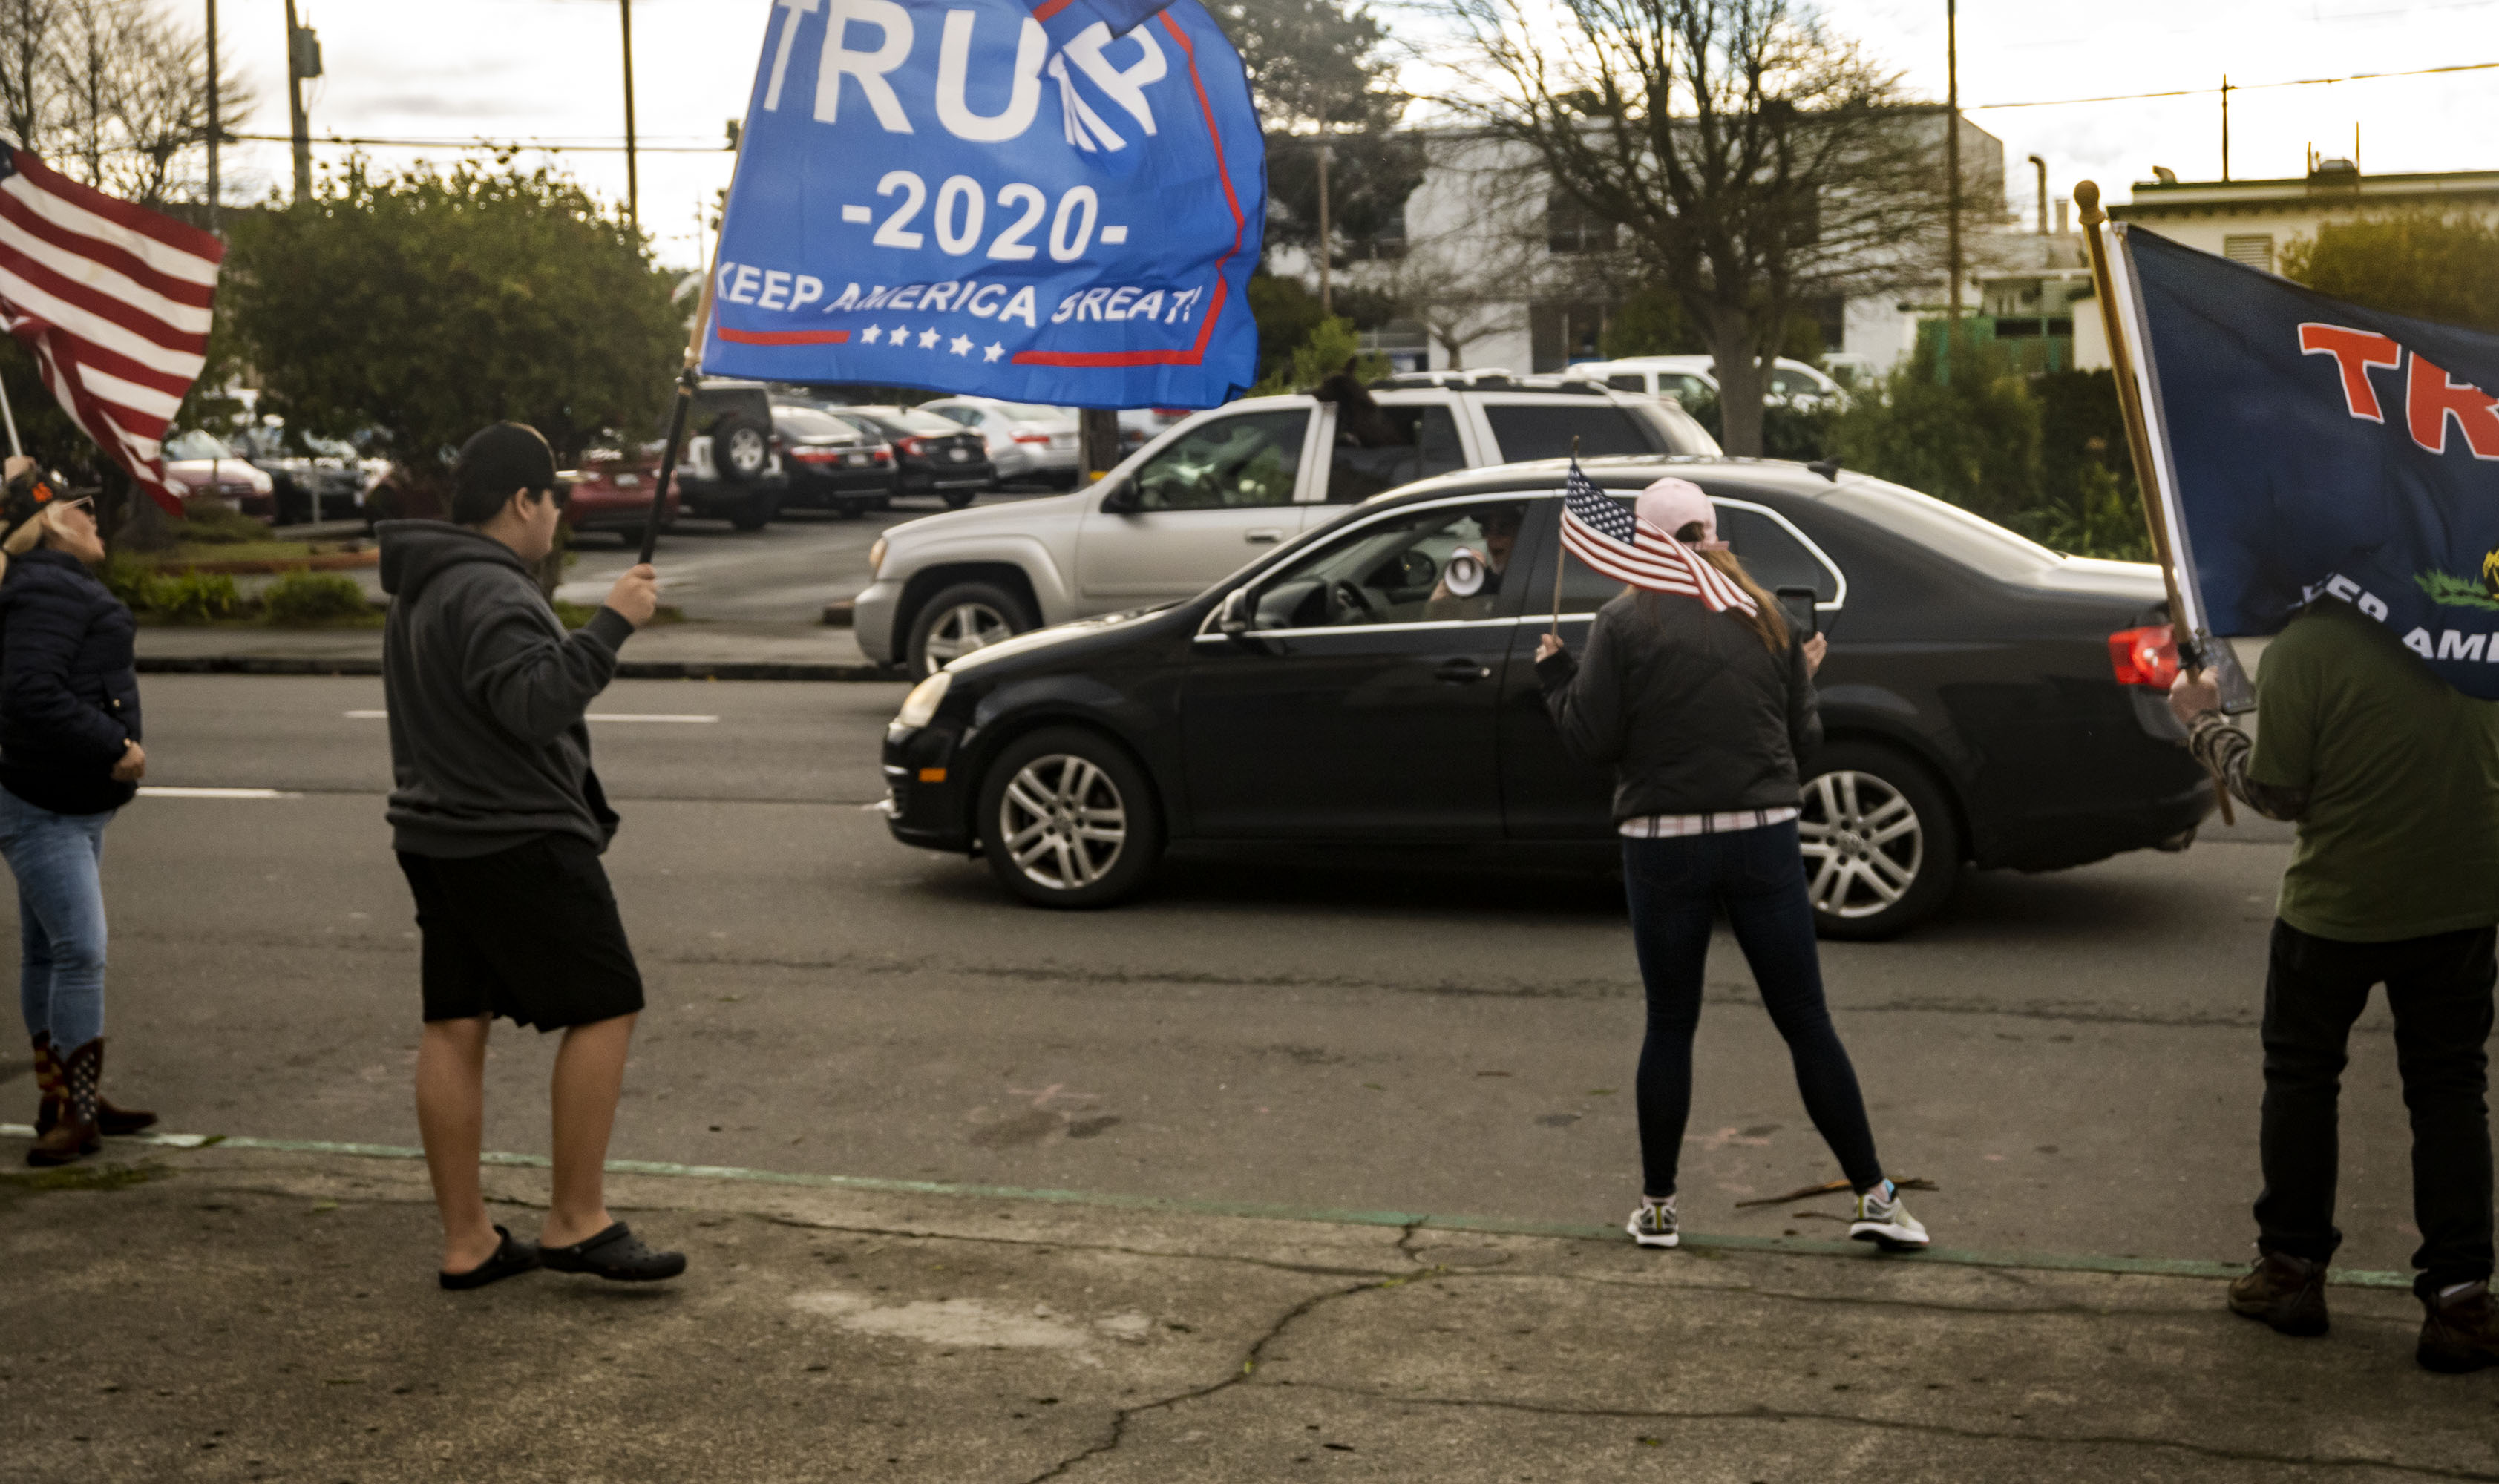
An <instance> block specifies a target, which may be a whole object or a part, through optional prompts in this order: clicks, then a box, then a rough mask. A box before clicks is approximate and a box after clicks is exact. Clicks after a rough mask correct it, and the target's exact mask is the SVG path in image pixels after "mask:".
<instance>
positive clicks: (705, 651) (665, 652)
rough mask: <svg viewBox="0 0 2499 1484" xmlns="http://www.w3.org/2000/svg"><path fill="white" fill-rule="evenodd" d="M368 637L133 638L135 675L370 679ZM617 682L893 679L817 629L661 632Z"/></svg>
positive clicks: (170, 630) (644, 641) (378, 644)
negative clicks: (136, 645)
mask: <svg viewBox="0 0 2499 1484" xmlns="http://www.w3.org/2000/svg"><path fill="white" fill-rule="evenodd" d="M381 668H382V631H381V630H380V629H260V628H252V627H243V626H235V627H230V628H198V629H192V628H179V627H170V626H158V625H149V626H146V627H144V628H142V629H140V630H139V669H140V671H141V672H142V673H143V674H145V673H157V674H169V673H170V674H247V675H378V674H380V673H381ZM616 672H617V675H618V676H619V677H620V678H622V679H626V680H703V679H713V680H898V679H900V678H901V674H900V672H899V671H896V670H891V669H887V668H885V667H883V666H881V665H877V664H874V663H871V662H870V661H869V660H868V658H867V656H866V655H864V654H862V653H860V647H859V640H858V639H857V638H855V637H854V636H853V635H852V633H851V631H850V630H849V629H834V628H829V627H827V626H823V625H817V624H732V623H713V622H701V621H697V622H689V623H683V624H663V625H660V626H659V627H657V628H653V629H643V630H642V631H641V632H639V633H636V634H635V635H633V638H632V639H631V640H629V641H628V642H627V643H626V645H625V650H624V653H623V655H622V657H621V662H620V663H619V664H618V665H617V670H616Z"/></svg>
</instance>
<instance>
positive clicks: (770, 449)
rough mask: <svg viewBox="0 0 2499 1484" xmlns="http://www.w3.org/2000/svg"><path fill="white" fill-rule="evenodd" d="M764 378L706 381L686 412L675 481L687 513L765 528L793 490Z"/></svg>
mask: <svg viewBox="0 0 2499 1484" xmlns="http://www.w3.org/2000/svg"><path fill="white" fill-rule="evenodd" d="M776 441H777V440H776V439H775V438H774V436H773V434H772V394H771V392H770V391H768V390H767V389H766V388H765V387H764V385H763V382H761V381H720V380H713V381H705V382H704V383H703V384H702V385H701V386H700V387H698V388H697V389H696V391H695V403H694V406H693V408H692V409H691V410H690V411H689V412H688V414H687V417H686V445H685V451H684V452H683V453H682V454H681V455H679V457H678V460H677V477H676V481H675V482H676V487H677V496H678V500H679V501H680V508H681V509H682V510H683V511H684V513H686V514H688V515H693V516H699V517H702V518H704V519H706V520H724V521H727V522H729V523H730V525H732V526H734V527H736V528H737V529H738V530H740V531H761V530H763V528H764V527H765V526H768V525H770V524H771V523H772V517H773V516H775V515H777V514H779V513H780V510H781V501H782V500H784V499H785V498H787V497H788V495H789V493H790V481H789V479H788V477H787V476H786V475H785V474H784V473H783V471H782V466H781V458H780V453H779V450H778V449H777V448H776V447H775V444H776Z"/></svg>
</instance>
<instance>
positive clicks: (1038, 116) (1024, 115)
mask: <svg viewBox="0 0 2499 1484" xmlns="http://www.w3.org/2000/svg"><path fill="white" fill-rule="evenodd" d="M1266 212H1267V177H1266V152H1265V145H1264V143H1263V140H1262V138H1261V136H1260V133H1259V128H1258V115H1257V113H1256V111H1255V110H1254V109H1253V108H1252V107H1251V106H1250V102H1249V82H1248V80H1247V78H1246V77H1245V76H1244V75H1243V72H1242V67H1241V59H1240V56H1239V54H1238V53H1236V52H1235V51H1234V50H1233V49H1232V45H1231V43H1230V42H1228V41H1226V40H1225V39H1224V37H1223V33H1222V32H1221V31H1220V30H1218V29H1217V26H1216V24H1215V22H1214V20H1213V19H1212V18H1211V17H1210V16H1208V15H1207V14H1206V12H1205V11H1204V10H1203V9H1202V8H1201V7H1200V6H1199V5H1198V4H1197V0H1177V3H1175V4H1171V5H1169V6H1167V7H1156V6H1154V5H1152V3H1151V0H1043V3H1042V4H1040V5H1038V6H1034V7H1029V8H1027V7H1026V6H1023V5H1021V4H1017V3H1014V0H774V4H773V6H772V10H771V23H770V24H769V26H768V27H767V28H766V30H765V35H764V45H763V57H762V59H761V61H760V62H759V64H758V66H757V68H756V74H755V89H754V94H753V96H752V98H751V100H750V101H749V104H748V107H747V115H746V129H745V133H744V136H743V145H742V150H741V153H740V156H739V159H738V165H737V177H736V181H735V183H734V184H733V185H732V186H731V187H730V199H729V210H728V217H727V220H726V222H725V223H724V224H723V227H722V231H721V241H720V251H719V262H718V265H717V267H716V268H715V270H714V277H713V317H712V325H711V329H710V331H709V333H708V334H707V336H706V337H705V339H704V344H703V355H702V365H703V369H704V370H705V371H713V372H718V373H723V374H728V375H738V376H755V377H762V378H766V379H771V380H785V381H811V382H864V383H869V384H875V385H896V386H921V387H933V388H936V389H938V390H941V391H947V392H958V393H968V394H975V395H981V396H990V397H1003V398H1008V399H1010V400H1013V401H1018V402H1036V403H1060V404H1073V405H1077V406H1088V407H1133V406H1172V407H1204V406H1213V405H1215V404H1216V403H1221V402H1223V401H1225V400H1227V399H1229V398H1231V397H1233V396H1235V395H1237V394H1238V393H1239V392H1240V391H1241V390H1242V389H1243V388H1245V387H1247V386H1248V385H1249V383H1250V382H1251V381H1253V380H1255V379H1256V367H1257V355H1258V340H1257V328H1256V325H1255V324H1254V322H1253V321H1252V320H1251V318H1250V313H1249V294H1248V287H1249V270H1250V268H1251V267H1252V265H1254V264H1255V263H1256V262H1257V260H1258V248H1259V237H1260V230H1261V228H1262V227H1263V225H1264V224H1265V220H1266Z"/></svg>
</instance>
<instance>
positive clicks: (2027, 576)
mask: <svg viewBox="0 0 2499 1484" xmlns="http://www.w3.org/2000/svg"><path fill="white" fill-rule="evenodd" d="M1822 502H1823V503H1824V504H1827V505H1830V506H1831V507H1832V508H1834V509H1836V510H1843V511H1846V512H1847V513H1848V514H1850V515H1853V516H1855V517H1857V518H1858V519H1859V520H1861V521H1864V522H1866V524H1867V525H1869V526H1880V527H1882V528H1883V529H1884V530H1886V531H1892V532H1899V534H1901V535H1904V536H1907V537H1908V538H1909V539H1910V540H1913V541H1915V542H1917V543H1918V544H1919V545H1921V546H1925V547H1928V548H1931V550H1934V551H1938V552H1941V553H1942V554H1943V555H1945V556H1947V557H1950V558H1952V559H1953V560H1954V561H1956V562H1959V563H1960V564H1962V565H1964V566H1969V567H1975V568H1977V569H1978V570H1979V571H1982V572H1984V573H1986V574H1987V575H1988V576H1990V577H1993V578H1995V579H1996V580H1997V581H1999V582H2028V581H2030V580H2032V579H2034V578H2036V577H2037V576H2038V575H2039V573H2040V571H2041V569H2043V568H2046V567H2052V566H2055V565H2057V564H2058V563H2059V562H2061V561H2062V560H2063V559H2062V558H2061V557H2059V556H2058V555H2057V554H2056V553H2055V552H2053V551H2050V550H2049V549H2048V548H2046V547H2045V546H2042V545H2040V544H2039V543H2038V542H2036V541H2033V540H2031V539H2029V538H2028V537H2027V536H2021V535H2016V534H2015V533H2014V532H2010V531H2007V530H2005V529H2004V528H2003V527H2001V526H1999V525H1996V523H1995V522H1994V521H1990V520H1984V519H1981V518H1980V517H1978V516H1975V515H1972V514H1970V513H1969V512H1968V511H1966V510H1964V509H1962V508H1961V507H1960V506H1959V505H1949V504H1946V503H1944V502H1943V501H1942V500H1937V499H1935V498H1934V497H1933V496H1931V495H1921V494H1919V493H1918V492H1917V491H1915V490H1912V489H1906V488H1904V487H1902V486H1900V485H1897V484H1892V483H1889V482H1887V481H1885V480H1881V479H1873V478H1869V477H1867V476H1866V475H1863V474H1860V475H1857V476H1855V477H1853V478H1851V479H1848V480H1847V481H1845V482H1844V483H1842V484H1840V485H1838V486H1837V487H1835V488H1834V489H1832V490H1830V491H1829V492H1827V493H1825V494H1824V495H1823V497H1822Z"/></svg>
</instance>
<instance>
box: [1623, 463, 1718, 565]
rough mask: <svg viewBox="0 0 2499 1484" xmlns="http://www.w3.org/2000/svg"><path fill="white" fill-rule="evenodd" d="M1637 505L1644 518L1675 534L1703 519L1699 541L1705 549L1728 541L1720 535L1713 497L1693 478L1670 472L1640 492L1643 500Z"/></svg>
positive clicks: (1640, 499)
mask: <svg viewBox="0 0 2499 1484" xmlns="http://www.w3.org/2000/svg"><path fill="white" fill-rule="evenodd" d="M1635 508H1636V509H1637V510H1638V511H1639V518H1640V519H1641V520H1644V521H1646V522H1648V523H1649V524H1650V525H1652V526H1655V527H1656V528H1657V529H1658V530H1660V531H1663V532H1666V533H1667V534H1668V535H1673V534H1674V533H1675V532H1679V531H1681V530H1682V529H1683V528H1684V527H1686V526H1689V525H1691V524H1692V523H1693V522H1694V521H1699V522H1700V523H1701V539H1700V541H1699V542H1697V543H1696V544H1697V545H1699V546H1700V547H1702V548H1703V549H1704V550H1716V549H1720V548H1723V547H1724V546H1725V545H1726V543H1725V542H1723V541H1721V540H1719V539H1718V512H1717V510H1716V508H1715V507H1713V506H1712V505H1711V504H1710V503H1709V497H1708V496H1706V495H1704V494H1703V493H1702V492H1701V486H1699V485H1697V484H1694V483H1693V482H1692V481H1691V480H1689V479H1676V478H1674V477H1672V476H1671V475H1670V476H1669V477H1667V478H1664V479H1661V480H1659V481H1658V482H1657V483H1655V484H1652V485H1650V486H1649V487H1648V488H1647V489H1645V490H1642V491H1640V492H1639V503H1638V504H1637V506H1635Z"/></svg>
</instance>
